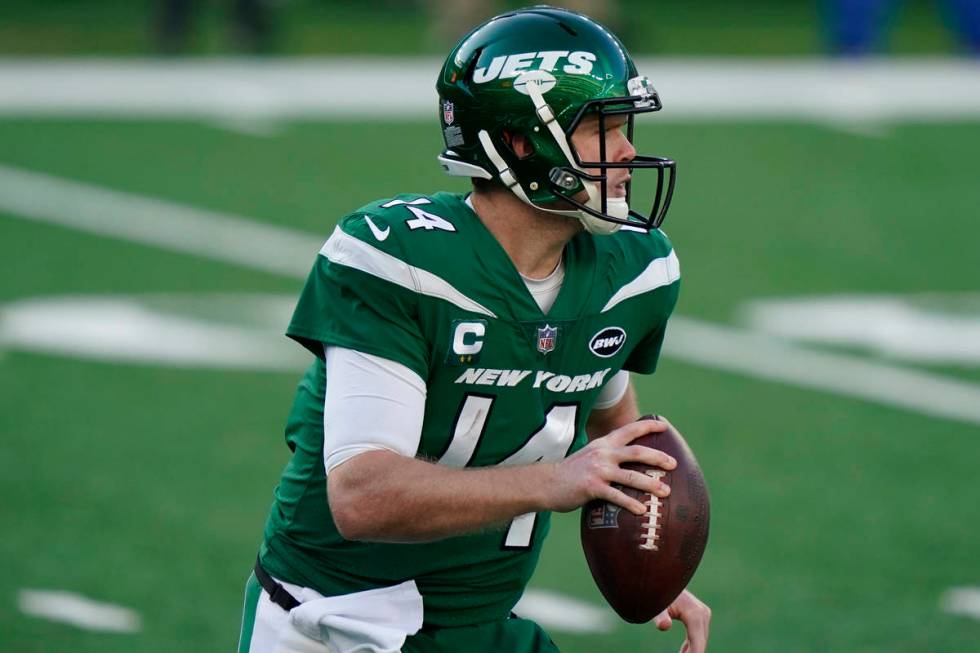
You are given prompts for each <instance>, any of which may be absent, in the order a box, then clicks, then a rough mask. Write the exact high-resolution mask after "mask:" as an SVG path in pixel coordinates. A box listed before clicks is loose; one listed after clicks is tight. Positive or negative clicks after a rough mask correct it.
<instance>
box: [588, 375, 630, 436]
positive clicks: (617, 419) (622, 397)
mask: <svg viewBox="0 0 980 653" xmlns="http://www.w3.org/2000/svg"><path fill="white" fill-rule="evenodd" d="M617 384H623V386H625V387H623V388H619V387H617ZM607 394H612V396H611V397H608V398H607V397H604V396H603V395H607ZM616 395H618V397H617V396H616ZM603 399H605V401H603ZM610 402H612V403H611V405H609V403H610ZM597 405H598V406H601V407H598V408H594V409H593V410H592V413H591V414H590V415H589V419H588V421H587V422H586V423H585V432H586V434H587V435H588V436H589V440H590V441H591V440H594V439H596V438H599V437H602V436H604V435H606V434H607V433H610V432H611V431H615V430H616V429H618V428H619V427H621V426H625V425H626V424H629V423H630V422H635V421H636V420H638V419H640V408H639V406H638V405H637V403H636V391H634V390H633V383H632V382H631V381H630V378H629V372H626V371H622V372H619V374H617V375H616V376H614V377H613V378H612V380H611V381H610V382H609V384H607V388H604V389H603V393H602V395H600V397H599V402H598V403H597Z"/></svg>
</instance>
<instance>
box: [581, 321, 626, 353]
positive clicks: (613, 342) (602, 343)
mask: <svg viewBox="0 0 980 653" xmlns="http://www.w3.org/2000/svg"><path fill="white" fill-rule="evenodd" d="M624 344H626V332H625V331H623V330H622V329H620V328H619V327H607V328H605V329H602V330H601V331H599V333H597V334H595V335H594V336H592V339H591V340H589V351H591V352H592V353H593V354H595V355H596V356H598V357H599V358H611V357H613V356H615V355H616V354H617V353H619V350H620V349H622V348H623V345H624Z"/></svg>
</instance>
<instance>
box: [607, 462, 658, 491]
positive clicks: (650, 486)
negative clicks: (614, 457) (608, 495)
mask: <svg viewBox="0 0 980 653" xmlns="http://www.w3.org/2000/svg"><path fill="white" fill-rule="evenodd" d="M610 476H611V478H610V479H609V480H610V481H612V482H614V483H619V484H620V485H625V486H627V487H631V488H636V489H637V490H640V491H641V492H647V493H649V494H654V495H656V496H658V497H660V498H664V497H666V496H667V495H669V494H670V488H669V487H668V486H667V484H666V483H663V482H661V481H660V480H658V479H657V478H654V477H653V476H649V475H647V474H644V473H643V472H638V471H636V470H635V469H622V468H619V467H617V468H616V469H615V470H613V471H612V473H611V475H610Z"/></svg>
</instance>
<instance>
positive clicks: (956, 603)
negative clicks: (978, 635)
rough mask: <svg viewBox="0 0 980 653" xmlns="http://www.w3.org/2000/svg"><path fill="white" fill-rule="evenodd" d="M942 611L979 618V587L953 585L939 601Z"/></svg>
mask: <svg viewBox="0 0 980 653" xmlns="http://www.w3.org/2000/svg"><path fill="white" fill-rule="evenodd" d="M939 605H940V607H941V608H942V610H943V612H948V613H949V614H956V615H960V616H962V617H970V618H972V619H980V587H953V588H952V589H950V590H948V591H947V592H946V593H945V594H943V596H942V598H941V599H940V601H939Z"/></svg>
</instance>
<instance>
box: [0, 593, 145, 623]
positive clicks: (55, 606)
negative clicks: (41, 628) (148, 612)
mask: <svg viewBox="0 0 980 653" xmlns="http://www.w3.org/2000/svg"><path fill="white" fill-rule="evenodd" d="M17 605H18V606H19V607H20V611H21V612H23V613H24V614H28V615H31V616H32V617H40V618H42V619H50V620H51V621H58V622H61V623H66V624H71V625H72V626H76V627H78V628H83V629H85V630H95V631H104V632H112V633H135V632H138V631H139V629H140V627H141V620H140V616H139V614H138V613H137V612H136V611H135V610H130V609H129V608H124V607H122V606H120V605H113V604H112V603H103V602H101V601H96V600H94V599H90V598H88V597H86V596H82V595H81V594H76V593H74V592H67V591H62V590H34V589H24V590H21V591H20V592H19V593H18V595H17Z"/></svg>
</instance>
